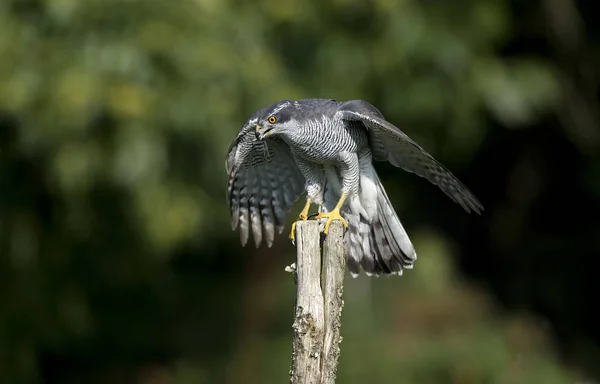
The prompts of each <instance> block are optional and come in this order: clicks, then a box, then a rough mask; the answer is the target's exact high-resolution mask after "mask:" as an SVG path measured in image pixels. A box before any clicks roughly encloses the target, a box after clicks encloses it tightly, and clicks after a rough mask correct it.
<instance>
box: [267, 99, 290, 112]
mask: <svg viewBox="0 0 600 384" xmlns="http://www.w3.org/2000/svg"><path fill="white" fill-rule="evenodd" d="M289 105H290V102H289V101H286V102H285V103H283V104H281V105H280V106H278V107H277V108H275V109H274V110H273V112H271V114H272V115H274V114H276V113H277V112H279V111H281V110H282V109H283V108H285V107H287V106H289Z"/></svg>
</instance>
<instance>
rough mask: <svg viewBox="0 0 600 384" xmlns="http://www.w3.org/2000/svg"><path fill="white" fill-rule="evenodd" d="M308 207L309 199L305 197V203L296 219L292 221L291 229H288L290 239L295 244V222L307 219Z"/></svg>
mask: <svg viewBox="0 0 600 384" xmlns="http://www.w3.org/2000/svg"><path fill="white" fill-rule="evenodd" d="M309 208H310V199H306V205H304V208H303V209H302V211H301V212H300V214H299V215H298V220H296V221H294V222H293V223H292V230H291V231H290V239H291V240H292V242H293V243H294V244H295V243H296V223H297V222H298V221H300V220H308V210H309Z"/></svg>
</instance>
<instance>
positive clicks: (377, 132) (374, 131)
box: [337, 100, 483, 213]
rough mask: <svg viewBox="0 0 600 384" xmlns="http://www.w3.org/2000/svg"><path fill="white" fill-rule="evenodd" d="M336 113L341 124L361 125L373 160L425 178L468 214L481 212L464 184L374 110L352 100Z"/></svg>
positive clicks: (366, 104)
mask: <svg viewBox="0 0 600 384" xmlns="http://www.w3.org/2000/svg"><path fill="white" fill-rule="evenodd" d="M337 113H338V114H339V116H340V117H341V118H342V119H343V120H346V121H353V122H360V123H362V126H364V127H365V129H366V130H367V131H368V132H369V140H370V145H371V149H372V152H373V157H374V158H375V159H376V160H387V161H389V162H390V163H392V164H393V165H395V166H397V167H400V168H402V169H404V170H405V171H407V172H412V173H415V174H417V175H419V176H421V177H424V178H425V179H427V180H429V182H431V183H432V184H434V185H437V186H438V187H439V188H440V189H441V190H442V191H443V192H444V193H446V195H448V197H450V198H451V199H452V200H453V201H454V202H456V203H458V204H459V205H460V206H461V207H463V208H464V209H465V210H466V211H467V212H471V211H473V212H476V213H481V211H483V206H482V205H481V203H480V202H479V200H477V198H476V197H475V196H474V195H473V194H472V193H471V191H469V189H468V188H467V187H466V186H465V185H464V184H463V183H461V182H460V181H459V180H458V179H457V178H456V177H455V176H454V175H453V174H452V173H451V172H450V171H449V170H448V169H447V168H446V167H444V166H443V165H442V164H440V163H439V162H438V161H437V160H435V159H434V158H433V156H431V155H430V154H429V153H427V152H426V151H425V150H424V149H423V148H421V147H420V146H419V145H418V144H417V143H415V142H414V141H413V140H412V139H411V138H410V137H408V136H407V135H406V134H405V133H404V132H402V131H401V130H400V129H398V128H397V127H396V126H394V125H393V124H391V123H390V122H388V121H387V120H385V119H384V117H383V115H382V114H381V112H379V110H377V108H375V107H374V106H372V105H371V104H369V103H367V102H366V101H363V100H352V101H348V102H345V103H341V104H340V107H339V111H338V112H337Z"/></svg>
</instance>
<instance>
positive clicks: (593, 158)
mask: <svg viewBox="0 0 600 384" xmlns="http://www.w3.org/2000/svg"><path fill="white" fill-rule="evenodd" d="M593 3H594V2H592V1H588V2H584V1H573V0H514V1H507V0H468V1H467V0H457V1H439V0H437V1H436V0H421V1H416V0H371V1H357V0H332V1H326V2H325V1H320V0H289V1H281V0H259V1H255V2H244V1H236V0H185V1H166V0H119V1H117V0H102V1H100V0H88V1H77V0H3V1H1V2H0V383H106V382H112V383H140V384H166V383H169V384H171V383H173V384H186V383H281V382H286V381H287V377H288V369H289V364H290V355H291V322H292V316H293V303H294V295H295V288H294V284H293V281H292V279H291V277H290V276H289V275H288V274H286V273H284V271H283V270H284V268H285V266H286V265H289V264H290V263H291V262H293V260H294V248H293V247H292V246H291V245H290V244H289V242H288V241H287V239H286V238H285V236H280V237H278V238H277V239H276V243H275V246H274V247H273V248H272V249H266V248H261V249H258V250H256V249H254V248H253V246H248V247H246V248H242V247H241V246H240V245H239V240H238V234H237V233H234V232H232V231H231V230H230V225H229V212H228V207H227V205H226V203H225V184H226V174H225V170H224V159H225V154H226V150H227V147H228V145H229V143H230V141H231V140H232V139H233V138H234V137H235V135H236V133H237V131H238V129H239V128H240V127H241V125H242V124H243V122H244V120H245V119H246V117H247V116H248V115H249V114H250V113H251V112H252V111H254V110H256V109H259V108H262V107H264V106H266V105H268V104H270V103H272V102H273V101H275V100H278V99H284V98H285V99H298V98H305V97H329V98H334V99H337V100H347V99H365V100H367V101H369V102H371V103H373V104H374V105H376V106H377V107H378V108H379V109H380V110H381V111H382V112H383V113H384V115H385V116H386V117H387V118H388V119H389V120H390V121H392V122H393V123H394V124H396V125H397V126H399V127H401V128H402V129H403V130H404V131H405V132H406V133H407V134H409V135H410V136H411V137H412V138H413V139H415V140H416V141H418V142H419V143H420V144H421V145H422V146H423V147H425V148H426V149H427V150H428V151H429V152H431V153H432V154H433V155H434V156H435V157H436V158H437V159H438V160H440V161H441V162H442V163H444V164H445V165H446V166H448V167H449V168H450V169H452V171H453V172H454V173H455V174H456V175H457V176H458V177H459V178H460V179H461V180H462V181H463V182H465V184H467V185H468V186H469V187H470V189H472V191H473V192H474V193H475V194H476V195H477V196H478V197H479V198H480V200H481V201H482V202H483V205H484V206H485V212H484V214H483V215H482V216H474V215H468V214H466V213H465V212H463V211H462V210H461V209H460V207H459V206H458V205H456V204H453V203H452V202H451V201H450V200H449V199H447V198H446V197H445V195H444V194H443V193H442V192H441V191H439V190H438V189H437V188H435V187H434V186H432V185H430V184H429V183H427V182H426V181H425V180H423V179H420V178H418V177H416V176H414V175H411V174H407V173H405V172H403V171H401V170H399V169H395V168H394V167H392V166H391V165H389V164H383V163H381V164H377V168H378V170H379V172H380V174H381V177H382V180H383V183H384V185H385V186H386V189H387V191H388V194H389V195H390V198H391V200H392V202H393V204H394V206H395V208H396V210H397V212H398V214H399V216H400V218H401V219H402V221H403V223H404V225H405V227H406V229H407V231H408V233H409V235H410V236H411V238H412V239H413V242H414V244H415V247H416V249H417V253H418V254H419V260H418V261H417V263H416V265H415V269H414V270H412V271H407V272H406V273H405V274H404V276H402V277H390V278H367V277H365V276H364V275H363V276H361V277H360V278H358V279H351V278H348V279H347V284H346V290H345V299H346V300H345V301H346V305H345V310H344V315H343V329H342V333H343V336H344V341H343V343H342V356H341V360H340V365H339V370H338V382H339V383H362V382H371V383H411V384H418V383H455V384H470V383H477V384H479V383H527V384H531V383H543V384H552V383H557V384H558V383H561V384H562V383H575V382H584V381H586V382H591V381H592V380H594V379H600V368H599V367H600V364H598V363H599V362H600V327H599V326H598V324H599V323H600V315H598V314H597V313H598V312H597V310H598V306H599V302H600V301H599V299H598V293H599V292H600V289H599V284H598V278H597V274H598V270H599V268H598V264H599V263H598V258H599V257H600V240H599V235H600V219H599V214H600V206H599V205H600V204H599V202H600V112H599V103H598V76H599V75H600V60H599V56H600V51H599V48H600V45H599V33H600V30H599V27H598V23H597V22H596V20H595V19H596V16H597V12H595V11H594V5H593ZM299 208H300V207H296V208H294V211H293V212H292V213H291V214H290V220H291V218H292V217H294V216H295V215H296V214H297V212H298V210H299Z"/></svg>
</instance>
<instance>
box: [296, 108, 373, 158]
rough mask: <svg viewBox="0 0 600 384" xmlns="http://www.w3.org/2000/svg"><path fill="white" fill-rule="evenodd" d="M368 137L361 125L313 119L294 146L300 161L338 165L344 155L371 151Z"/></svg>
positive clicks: (335, 120)
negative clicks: (301, 159)
mask: <svg viewBox="0 0 600 384" xmlns="http://www.w3.org/2000/svg"><path fill="white" fill-rule="evenodd" d="M368 145H369V143H368V136H367V133H366V132H365V130H364V129H363V128H362V127H361V126H360V123H356V122H347V121H343V120H341V119H332V118H323V119H319V120H309V121H308V122H307V123H306V124H305V125H304V126H303V127H302V129H301V130H300V132H299V135H298V137H295V138H294V145H293V146H291V148H292V151H293V152H294V154H295V155H296V156H298V157H300V158H303V159H306V160H310V161H311V162H315V163H318V164H328V163H331V162H335V161H336V160H337V158H338V155H339V153H340V152H361V151H362V150H364V149H368Z"/></svg>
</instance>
